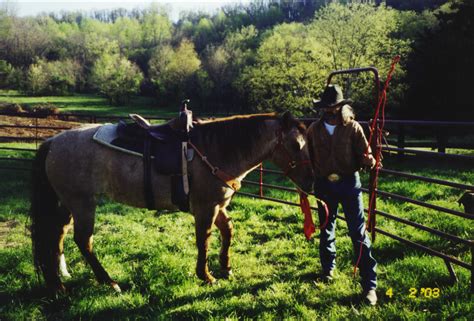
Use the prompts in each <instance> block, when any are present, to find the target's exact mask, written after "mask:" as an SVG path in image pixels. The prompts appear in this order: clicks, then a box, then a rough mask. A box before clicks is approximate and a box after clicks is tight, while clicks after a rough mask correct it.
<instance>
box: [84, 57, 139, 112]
mask: <svg viewBox="0 0 474 321" xmlns="http://www.w3.org/2000/svg"><path fill="white" fill-rule="evenodd" d="M142 81H143V74H142V72H141V71H140V69H139V68H138V66H137V65H135V64H134V63H132V62H130V61H129V60H127V59H126V58H122V57H120V56H119V55H117V54H104V55H102V57H100V58H99V59H98V60H97V62H96V63H95V65H94V68H93V69H92V75H91V82H92V84H93V85H94V86H95V87H96V88H97V89H99V91H100V92H101V93H102V94H103V95H105V96H106V97H107V98H108V99H109V101H110V103H112V104H122V103H125V102H127V101H128V100H130V96H131V95H133V94H135V93H137V92H138V91H139V89H140V84H141V82H142Z"/></svg>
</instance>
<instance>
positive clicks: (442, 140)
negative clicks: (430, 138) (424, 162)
mask: <svg viewBox="0 0 474 321" xmlns="http://www.w3.org/2000/svg"><path fill="white" fill-rule="evenodd" d="M447 140H448V139H447V137H446V135H444V134H442V133H438V134H436V141H437V142H438V153H446V143H447Z"/></svg>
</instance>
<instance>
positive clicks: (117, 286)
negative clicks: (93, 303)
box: [110, 282, 122, 293]
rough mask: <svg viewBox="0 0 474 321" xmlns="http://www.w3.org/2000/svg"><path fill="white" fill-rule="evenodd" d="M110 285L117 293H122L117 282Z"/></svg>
mask: <svg viewBox="0 0 474 321" xmlns="http://www.w3.org/2000/svg"><path fill="white" fill-rule="evenodd" d="M110 285H111V286H112V289H114V290H115V292H117V293H122V289H120V286H119V285H118V284H117V283H116V282H112V283H110Z"/></svg>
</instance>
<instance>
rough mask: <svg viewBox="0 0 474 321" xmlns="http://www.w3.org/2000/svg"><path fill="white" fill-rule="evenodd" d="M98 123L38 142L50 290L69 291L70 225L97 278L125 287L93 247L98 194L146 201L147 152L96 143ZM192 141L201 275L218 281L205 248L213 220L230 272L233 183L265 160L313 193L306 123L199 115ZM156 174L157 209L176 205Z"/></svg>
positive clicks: (38, 254)
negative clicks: (67, 246)
mask: <svg viewBox="0 0 474 321" xmlns="http://www.w3.org/2000/svg"><path fill="white" fill-rule="evenodd" d="M100 126H102V125H100V124H99V125H98V124H95V125H85V126H83V127H79V128H75V129H70V130H66V131H63V132H62V133H60V134H58V135H56V136H53V137H51V138H49V139H48V140H46V141H45V142H43V143H42V144H41V145H40V147H39V149H38V151H37V154H36V156H35V159H34V162H33V177H32V185H33V186H32V199H31V209H30V216H31V221H32V225H31V230H32V243H33V257H34V264H35V267H36V271H37V274H38V276H39V277H40V278H41V275H42V277H43V279H44V281H45V283H46V286H47V288H49V289H50V290H52V291H53V292H54V293H58V292H64V291H65V287H64V285H63V283H62V281H61V276H62V277H68V276H70V275H69V272H68V271H67V266H66V259H65V255H64V249H63V241H64V238H65V236H66V234H67V232H68V230H69V229H71V228H73V231H74V242H75V243H76V245H77V246H78V248H79V250H80V252H81V254H82V255H83V256H84V258H85V260H86V261H87V262H88V264H89V265H90V267H91V268H92V270H93V272H94V274H95V277H96V279H97V280H98V281H99V283H103V284H109V285H110V286H112V287H113V289H115V290H116V291H117V292H120V291H121V289H120V286H119V285H118V284H117V282H115V281H114V280H113V279H112V278H111V277H110V276H109V274H108V273H107V271H106V270H105V269H104V267H103V266H102V264H101V263H100V262H99V260H98V259H97V257H96V255H95V253H94V251H93V242H92V235H93V229H94V218H95V209H96V205H97V200H98V197H102V196H105V197H108V198H109V199H111V200H113V201H116V202H120V203H124V204H127V205H131V206H135V207H141V208H144V207H146V201H145V195H144V194H145V193H144V191H143V184H144V179H145V178H144V175H143V170H144V167H143V166H144V165H143V159H142V157H140V156H136V155H130V154H127V153H123V152H120V151H117V150H114V149H111V148H108V147H106V146H103V145H101V144H98V143H97V142H95V141H93V139H92V138H93V136H94V133H96V131H97V130H98V129H99V127H100ZM190 143H191V144H192V146H193V147H194V148H195V149H196V151H197V152H199V156H196V157H194V158H193V159H192V161H190V162H189V163H188V173H189V175H190V176H191V177H192V180H190V183H189V208H190V210H189V212H190V213H191V214H192V215H193V216H194V220H195V233H196V246H197V252H198V255H197V263H196V274H197V276H198V278H200V279H201V280H203V281H204V282H205V283H210V284H212V283H214V282H215V281H216V279H215V278H214V277H213V276H212V275H211V274H210V273H209V269H208V265H207V251H208V246H209V237H210V234H211V228H212V227H213V225H215V226H216V227H217V228H218V229H219V231H220V234H221V250H220V255H219V262H220V268H221V270H222V275H223V277H224V278H226V277H229V276H230V275H231V274H232V269H231V265H230V255H229V248H230V244H231V239H232V234H233V225H232V221H231V219H230V218H229V216H228V215H227V211H226V207H227V206H228V205H229V203H230V201H231V199H232V197H233V195H234V194H235V193H236V190H237V189H238V187H237V188H236V186H235V183H236V182H237V185H239V184H240V182H241V181H242V179H243V178H244V177H245V176H246V175H247V174H248V173H249V172H251V171H252V170H253V169H255V168H256V167H258V166H259V164H260V163H262V162H263V161H264V160H270V161H271V162H272V163H274V164H275V165H276V166H277V167H279V168H280V169H282V170H283V171H284V172H285V174H286V176H287V177H289V178H290V179H291V180H292V181H293V182H294V184H295V185H296V186H297V188H298V189H299V190H300V191H302V192H306V193H310V192H311V189H312V184H313V178H314V176H313V171H312V168H311V166H310V162H309V152H308V145H307V142H306V128H305V126H304V124H303V123H301V122H299V121H298V120H296V119H295V118H294V117H293V116H292V115H291V114H290V113H289V112H286V113H284V114H283V115H278V114H276V113H267V114H253V115H237V116H231V117H226V118H216V119H207V120H197V121H195V122H194V129H193V135H192V137H191V138H190ZM210 166H211V168H210ZM216 169H217V170H218V171H220V172H223V173H226V175H227V176H228V177H231V178H233V180H232V181H233V182H234V183H233V184H229V182H226V181H225V180H223V179H222V177H219V175H216ZM151 176H152V177H151V180H152V183H153V197H154V203H155V206H156V209H163V210H165V209H167V210H177V206H176V205H174V204H173V203H172V202H171V186H170V185H171V184H170V179H169V177H168V176H165V175H161V174H159V173H157V172H156V171H154V170H153V171H152V173H151ZM203 185H205V187H206V188H202V187H203Z"/></svg>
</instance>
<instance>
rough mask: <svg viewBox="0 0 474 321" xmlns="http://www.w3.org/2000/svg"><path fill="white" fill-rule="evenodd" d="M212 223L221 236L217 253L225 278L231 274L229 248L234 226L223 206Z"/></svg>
mask: <svg viewBox="0 0 474 321" xmlns="http://www.w3.org/2000/svg"><path fill="white" fill-rule="evenodd" d="M214 224H216V226H217V227H218V228H219V231H220V233H221V238H222V240H221V242H222V244H221V253H220V255H219V261H220V264H221V272H222V274H223V276H224V277H225V278H228V277H229V276H230V275H232V269H231V268H230V254H229V248H230V242H231V240H232V234H233V228H234V227H233V225H232V221H231V218H230V217H228V216H227V212H226V210H225V208H222V209H220V210H219V214H217V217H216V220H215V222H214Z"/></svg>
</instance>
